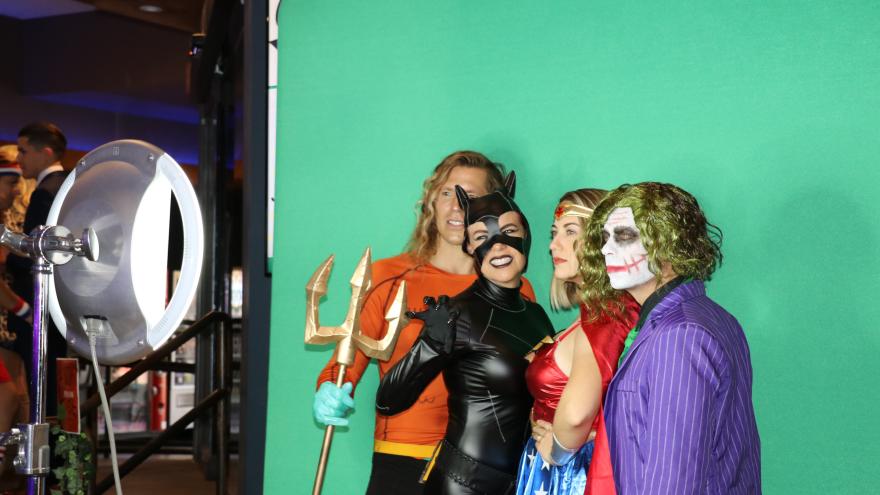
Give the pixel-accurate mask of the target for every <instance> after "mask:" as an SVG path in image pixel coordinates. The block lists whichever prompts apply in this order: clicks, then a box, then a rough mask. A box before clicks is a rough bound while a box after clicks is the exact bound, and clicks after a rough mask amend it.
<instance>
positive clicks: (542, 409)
mask: <svg viewBox="0 0 880 495" xmlns="http://www.w3.org/2000/svg"><path fill="white" fill-rule="evenodd" d="M624 304H625V308H624V311H623V313H622V315H621V317H620V318H610V317H607V316H602V317H601V318H599V319H598V320H596V321H592V322H590V321H587V318H586V315H585V314H584V307H583V306H581V316H580V318H579V320H578V321H575V322H574V323H572V325H571V326H570V327H569V328H568V330H566V331H565V332H563V333H562V335H560V336H559V338H558V339H556V342H554V343H553V344H551V345H545V346H543V347H541V348H540V349H538V351H537V353H535V358H534V359H533V360H532V362H531V364H530V365H529V367H528V369H527V370H526V383H527V385H528V388H529V392H530V393H531V394H532V397H533V398H534V399H535V404H534V419H535V420H538V419H541V420H544V421H548V422H552V421H553V415H554V414H555V413H556V406H557V405H559V399H560V397H562V391H563V389H565V384H566V383H568V375H566V374H565V373H563V372H562V370H561V369H559V365H557V364H556V359H555V357H554V352H555V351H556V345H557V344H558V343H559V342H561V341H562V340H563V339H566V338H568V337H569V336H571V335H572V334H573V330H574V329H575V328H576V327H577V325H578V323H580V327H581V329H582V330H583V332H584V333H585V334H586V336H587V339H588V340H589V342H590V346H592V348H593V355H594V356H595V357H596V363H597V364H598V365H599V373H600V374H601V376H602V398H603V401H604V397H605V391H606V390H607V388H608V384H609V383H610V382H611V377H612V376H613V375H614V371H615V370H616V369H617V360H618V358H619V357H620V353H621V352H622V351H623V342H624V340H626V335H627V334H628V333H629V331H630V329H632V327H633V326H635V324H636V321H637V320H638V318H639V305H638V303H636V302H635V301H634V300H633V299H632V298H631V297H628V296H627V297H626V298H625V301H624ZM596 420H598V416H597V418H596ZM593 427H594V428H595V427H596V422H595V421H594V423H593Z"/></svg>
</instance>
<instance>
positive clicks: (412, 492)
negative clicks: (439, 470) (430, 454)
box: [367, 452, 428, 495]
mask: <svg viewBox="0 0 880 495" xmlns="http://www.w3.org/2000/svg"><path fill="white" fill-rule="evenodd" d="M427 464H428V461H426V460H423V459H415V458H412V457H406V456H402V455H391V454H380V453H378V452H373V470H372V471H371V472H370V484H369V485H368V486H367V495H389V494H393V495H422V493H423V486H424V485H421V484H419V478H421V476H422V472H423V471H424V470H425V466H426V465H427Z"/></svg>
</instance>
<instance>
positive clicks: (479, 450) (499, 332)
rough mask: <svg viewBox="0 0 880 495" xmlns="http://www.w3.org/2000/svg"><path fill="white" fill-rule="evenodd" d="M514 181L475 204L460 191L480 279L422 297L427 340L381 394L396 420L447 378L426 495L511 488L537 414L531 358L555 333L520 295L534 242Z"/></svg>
mask: <svg viewBox="0 0 880 495" xmlns="http://www.w3.org/2000/svg"><path fill="white" fill-rule="evenodd" d="M515 181H516V177H515V175H514V174H513V173H512V172H511V174H510V175H509V176H508V179H507V181H506V185H505V188H504V189H501V190H497V191H495V192H493V193H491V194H488V195H486V196H482V197H479V198H468V196H467V194H466V193H465V192H464V190H462V189H461V188H459V187H457V186H456V195H457V196H458V201H459V204H460V205H461V208H462V209H463V210H464V218H465V228H466V233H465V241H464V244H462V248H463V249H465V250H466V251H467V252H468V253H470V254H471V255H473V257H474V264H475V267H476V270H477V274H478V277H477V281H476V282H474V284H473V285H471V286H470V287H469V288H468V289H466V290H464V291H463V292H462V293H460V294H459V295H457V296H455V297H453V298H448V297H446V296H441V297H440V298H439V301H434V300H433V299H432V298H426V301H425V304H426V305H428V309H427V310H425V311H422V312H420V313H412V314H411V317H415V318H419V319H421V320H424V321H425V326H424V328H423V329H422V333H421V334H420V335H419V338H418V339H417V340H416V342H415V344H414V345H413V347H412V348H411V349H410V351H409V352H408V353H407V354H406V355H405V356H404V357H403V359H401V360H400V361H399V362H398V363H397V364H396V365H395V366H394V367H393V368H391V370H390V371H389V372H388V373H387V374H386V375H385V377H384V378H383V379H382V382H381V384H380V385H379V391H378V393H377V395H376V408H377V410H378V412H379V413H380V414H385V415H393V414H397V413H399V412H401V411H403V410H405V409H407V408H408V407H410V406H411V405H412V404H413V403H414V402H415V401H416V400H417V399H418V397H419V394H420V393H421V390H422V389H423V388H424V387H425V386H426V385H427V384H428V383H429V382H430V381H431V380H432V379H433V378H434V377H436V376H437V374H439V373H440V372H441V371H442V372H443V379H444V381H445V382H446V387H447V388H448V390H449V401H448V408H449V422H448V424H447V426H446V437H445V438H444V439H443V441H442V442H441V443H440V444H439V445H438V447H437V451H435V453H434V457H433V460H432V462H431V463H430V464H429V465H428V469H427V470H426V471H427V472H426V477H427V481H426V484H425V493H426V494H449V495H467V494H492V495H501V494H506V493H512V492H513V489H514V485H515V481H516V480H515V474H516V468H517V464H518V462H519V457H520V453H521V452H522V448H523V444H524V443H525V440H526V438H527V437H528V435H529V411H530V409H531V407H532V398H531V396H530V395H529V392H528V390H527V388H526V383H525V370H526V367H527V366H528V361H527V360H526V356H527V355H528V354H529V353H530V352H531V351H532V349H533V348H534V347H535V346H536V345H537V344H539V343H540V342H541V341H542V340H544V339H545V338H547V337H550V336H551V335H553V333H554V331H553V325H552V324H551V323H550V320H549V319H548V318H547V314H546V313H544V310H543V309H542V308H541V306H539V305H537V304H535V303H532V302H529V301H526V300H524V299H523V298H522V297H521V295H520V292H519V286H520V284H521V283H522V282H521V277H522V274H523V272H525V270H526V266H527V264H528V253H529V246H530V244H531V235H530V232H529V224H528V221H527V220H526V218H525V216H524V215H523V214H522V213H521V212H520V210H519V207H517V205H516V203H514V202H513V194H514V189H515ZM423 478H424V477H423Z"/></svg>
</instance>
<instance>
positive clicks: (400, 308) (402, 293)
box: [354, 280, 409, 361]
mask: <svg viewBox="0 0 880 495" xmlns="http://www.w3.org/2000/svg"><path fill="white" fill-rule="evenodd" d="M385 321H386V322H388V325H387V328H388V330H387V331H386V332H385V336H384V337H382V340H375V339H371V338H370V337H367V336H365V335H364V334H362V333H360V332H358V333H356V334H355V335H354V340H355V342H357V346H358V349H360V350H361V352H363V353H364V354H366V355H367V356H370V357H371V358H376V359H378V360H380V361H387V360H388V358H390V357H391V353H393V352H394V346H396V345H397V338H398V337H399V336H400V330H401V329H402V328H403V327H405V326H406V325H407V324H408V323H409V318H407V317H406V280H401V282H400V285H399V286H398V287H397V292H396V293H395V294H394V301H392V303H391V306H389V307H388V311H386V312H385Z"/></svg>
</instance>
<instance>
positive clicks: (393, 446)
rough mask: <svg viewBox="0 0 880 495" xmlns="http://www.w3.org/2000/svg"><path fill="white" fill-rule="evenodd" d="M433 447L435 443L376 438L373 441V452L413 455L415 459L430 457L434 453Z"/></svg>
mask: <svg viewBox="0 0 880 495" xmlns="http://www.w3.org/2000/svg"><path fill="white" fill-rule="evenodd" d="M435 447H437V444H433V445H418V444H414V443H398V442H389V441H386V440H376V441H375V442H374V443H373V451H374V452H378V453H380V454H391V455H402V456H406V457H415V458H416V459H430V458H431V456H432V455H433V454H434V448H435Z"/></svg>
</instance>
